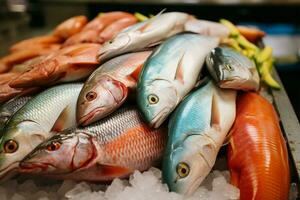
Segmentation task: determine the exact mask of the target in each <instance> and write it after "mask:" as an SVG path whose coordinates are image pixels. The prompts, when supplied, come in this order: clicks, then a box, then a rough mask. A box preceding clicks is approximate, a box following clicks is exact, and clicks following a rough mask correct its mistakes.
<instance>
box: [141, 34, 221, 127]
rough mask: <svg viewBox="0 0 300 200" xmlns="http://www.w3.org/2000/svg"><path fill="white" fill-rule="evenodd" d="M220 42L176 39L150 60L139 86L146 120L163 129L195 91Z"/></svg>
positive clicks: (196, 37)
mask: <svg viewBox="0 0 300 200" xmlns="http://www.w3.org/2000/svg"><path fill="white" fill-rule="evenodd" d="M218 43H219V38H216V37H210V36H202V35H197V34H191V33H186V34H181V35H176V36H173V37H171V38H169V39H168V40H166V41H165V42H164V43H162V44H161V45H160V46H159V47H158V48H157V49H156V50H155V51H154V52H153V54H152V55H151V56H150V58H148V60H147V61H146V63H145V65H144V68H143V71H142V72H141V75H140V77H139V80H138V85H137V102H138V105H139V108H140V110H141V111H142V113H143V115H144V118H145V120H146V121H147V122H148V123H149V124H150V126H153V127H155V128H157V127H159V126H160V125H161V124H162V123H163V122H164V120H165V119H166V118H167V117H168V115H169V114H170V113H171V112H172V111H173V110H174V109H175V107H176V106H177V105H178V103H179V102H180V101H181V100H182V99H183V98H184V97H185V96H186V95H187V94H188V93H189V92H190V91H191V90H192V89H193V88H194V87H195V85H196V83H197V80H198V77H199V73H200V71H201V69H202V66H203V63H204V62H205V57H206V56H207V54H208V53H209V52H210V51H211V50H212V49H213V48H215V47H216V46H217V45H218Z"/></svg>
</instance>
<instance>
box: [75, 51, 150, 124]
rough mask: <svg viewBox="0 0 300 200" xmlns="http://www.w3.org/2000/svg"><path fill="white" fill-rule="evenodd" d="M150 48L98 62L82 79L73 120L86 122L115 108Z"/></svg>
mask: <svg viewBox="0 0 300 200" xmlns="http://www.w3.org/2000/svg"><path fill="white" fill-rule="evenodd" d="M150 54H151V51H142V52H136V53H128V54H124V55H121V56H118V57H115V58H113V59H111V60H109V61H107V62H105V63H104V64H102V65H101V66H100V67H99V68H98V69H97V70H95V71H94V72H93V74H92V75H91V76H90V77H89V79H88V80H87V81H86V82H85V84H84V86H83V88H82V90H81V92H80V94H79V97H78V101H77V112H76V114H77V122H78V124H81V125H83V126H86V125H88V124H90V123H92V122H95V121H97V120H100V119H102V118H103V117H106V116H107V115H109V114H110V113H112V112H114V111H115V110H116V109H117V108H119V107H120V106H121V105H122V104H123V103H124V101H125V100H126V99H127V97H128V95H129V93H130V92H131V91H133V90H135V89H136V85H137V79H138V76H139V74H140V72H141V70H142V67H143V65H144V62H145V61H146V60H147V58H148V57H149V56H150Z"/></svg>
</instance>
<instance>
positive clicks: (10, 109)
mask: <svg viewBox="0 0 300 200" xmlns="http://www.w3.org/2000/svg"><path fill="white" fill-rule="evenodd" d="M31 98H32V96H21V97H16V98H13V99H11V100H9V101H7V102H5V103H4V104H3V105H1V107H0V130H1V129H2V128H4V125H5V124H6V122H7V121H8V120H9V119H10V118H11V116H13V115H14V114H15V113H16V112H17V111H18V110H19V109H20V108H21V107H23V106H24V105H25V104H26V103H27V102H28V101H29V100H30V99H31Z"/></svg>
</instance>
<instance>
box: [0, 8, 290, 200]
mask: <svg viewBox="0 0 300 200" xmlns="http://www.w3.org/2000/svg"><path fill="white" fill-rule="evenodd" d="M137 16H139V15H133V14H130V13H126V12H108V13H103V14H100V15H99V16H97V17H96V18H95V19H93V20H92V21H90V22H88V20H87V18H86V17H84V16H77V17H73V18H71V19H69V20H67V21H65V22H63V23H62V24H60V25H59V26H57V27H56V28H55V30H54V31H53V33H52V34H51V35H49V36H40V37H37V38H32V39H28V40H25V41H21V42H19V43H17V44H15V45H13V46H12V47H11V49H10V52H11V53H10V54H9V55H8V56H5V57H4V58H2V59H0V63H1V65H0V71H1V73H2V74H0V77H2V79H1V82H0V84H2V86H1V89H0V102H1V103H2V105H1V107H0V130H1V138H0V177H1V179H2V180H5V179H8V178H10V177H12V176H13V175H14V174H31V175H36V176H46V177H48V178H54V179H73V180H79V181H93V182H99V181H100V182H101V181H105V182H107V181H112V180H113V179H115V178H126V177H128V176H129V175H130V174H132V173H133V172H134V171H135V170H140V171H144V170H147V169H149V168H150V167H151V166H158V167H159V166H162V178H163V181H164V182H165V183H166V184H167V185H168V187H169V190H170V191H175V192H178V193H181V194H183V195H186V196H190V195H192V194H193V193H194V192H195V191H196V190H197V188H198V187H199V185H200V184H201V183H202V181H203V180H204V179H205V177H206V176H207V175H208V174H209V172H210V171H211V170H212V168H213V166H214V164H215V162H216V159H217V155H218V153H219V150H220V148H221V147H222V146H223V145H227V148H228V154H227V160H228V168H229V171H230V174H231V183H232V184H233V185H234V186H236V187H238V188H239V189H240V199H242V200H248V199H256V200H259V199H263V200H275V199H278V200H283V199H287V198H288V191H289V185H290V178H289V177H290V171H289V165H288V153H287V147H286V144H285V140H284V138H283V136H282V133H281V130H280V126H279V121H278V118H277V114H276V112H275V110H274V108H273V106H272V105H271V104H270V103H269V102H268V101H267V100H266V99H264V98H263V97H262V96H260V95H259V90H260V88H262V87H265V86H263V84H264V83H266V84H267V85H270V86H273V87H275V85H276V84H275V85H274V84H273V83H274V82H272V81H274V80H273V79H272V77H271V75H270V72H271V62H272V57H271V55H270V53H271V51H270V49H269V47H266V48H264V49H261V48H259V47H257V46H256V45H255V44H254V43H256V42H258V41H260V40H261V38H262V37H263V36H264V33H263V32H262V31H259V30H256V29H250V28H246V27H235V26H234V25H233V24H231V23H230V22H228V21H226V20H222V21H221V23H217V22H210V21H205V20H199V19H197V18H195V17H194V16H192V15H189V14H187V13H182V12H165V13H159V14H157V15H156V16H154V17H152V18H147V17H144V19H145V20H144V21H141V20H139V17H137ZM251 42H254V43H251ZM266 63H267V64H266ZM275 83H276V82H275ZM272 84H273V85H272ZM275 88H278V87H275ZM238 90H239V91H240V92H238Z"/></svg>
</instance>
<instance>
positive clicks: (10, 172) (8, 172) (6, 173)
mask: <svg viewBox="0 0 300 200" xmlns="http://www.w3.org/2000/svg"><path fill="white" fill-rule="evenodd" d="M18 169H19V161H16V162H14V163H12V164H10V165H9V166H7V167H5V168H4V169H2V170H1V172H0V179H1V181H2V180H7V179H9V178H11V177H12V176H14V175H15V174H16V172H17V171H18Z"/></svg>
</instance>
